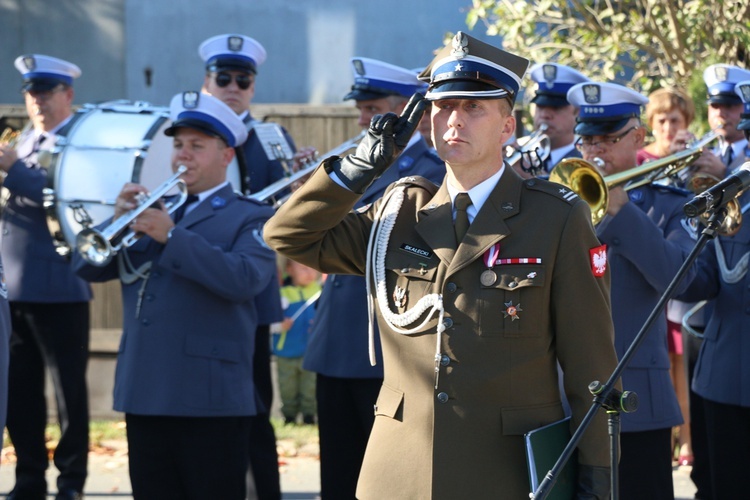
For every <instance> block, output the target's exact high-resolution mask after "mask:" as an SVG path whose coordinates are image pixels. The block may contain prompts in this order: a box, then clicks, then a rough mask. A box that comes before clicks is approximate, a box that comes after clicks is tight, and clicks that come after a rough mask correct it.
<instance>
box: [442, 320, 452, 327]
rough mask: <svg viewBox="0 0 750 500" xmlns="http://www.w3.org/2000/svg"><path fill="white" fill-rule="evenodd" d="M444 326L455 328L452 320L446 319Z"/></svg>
mask: <svg viewBox="0 0 750 500" xmlns="http://www.w3.org/2000/svg"><path fill="white" fill-rule="evenodd" d="M443 326H444V327H446V328H450V327H452V326H453V320H452V319H450V318H445V319H444V320H443Z"/></svg>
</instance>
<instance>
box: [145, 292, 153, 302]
mask: <svg viewBox="0 0 750 500" xmlns="http://www.w3.org/2000/svg"><path fill="white" fill-rule="evenodd" d="M146 300H147V301H149V302H153V301H154V294H153V293H149V294H147V295H146Z"/></svg>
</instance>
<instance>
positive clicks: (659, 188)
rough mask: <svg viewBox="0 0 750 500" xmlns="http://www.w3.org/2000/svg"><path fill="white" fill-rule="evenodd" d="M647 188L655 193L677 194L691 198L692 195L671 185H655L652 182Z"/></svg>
mask: <svg viewBox="0 0 750 500" xmlns="http://www.w3.org/2000/svg"><path fill="white" fill-rule="evenodd" d="M649 186H650V187H651V188H652V189H655V190H657V191H661V192H664V193H675V194H679V195H680V196H691V195H692V194H693V193H692V192H690V191H688V190H687V189H684V188H680V187H677V186H673V185H671V184H656V183H653V182H652V183H651V184H649Z"/></svg>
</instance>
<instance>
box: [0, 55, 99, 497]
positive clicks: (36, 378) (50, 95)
mask: <svg viewBox="0 0 750 500" xmlns="http://www.w3.org/2000/svg"><path fill="white" fill-rule="evenodd" d="M15 66H16V68H17V69H18V71H19V72H20V73H21V74H22V75H23V78H24V82H23V87H22V92H23V96H24V100H25V102H26V111H27V113H28V115H29V119H30V121H31V127H30V128H29V129H28V130H27V131H25V132H24V133H23V134H22V135H21V136H20V140H19V141H18V145H17V148H16V149H12V148H9V147H7V146H0V169H2V171H3V172H5V181H4V183H3V185H4V187H5V188H6V189H7V190H8V191H9V192H10V198H9V199H8V202H7V204H6V205H5V207H4V210H3V214H2V231H1V233H2V234H1V235H0V248H2V257H3V261H4V264H5V270H6V276H5V277H6V282H7V287H8V300H9V301H10V309H11V315H12V328H13V333H12V335H11V342H10V375H9V390H8V421H7V425H8V433H9V435H10V438H11V440H12V441H13V445H14V446H15V449H16V456H17V458H18V461H17V463H16V484H15V487H14V488H13V491H12V492H11V493H10V496H9V498H19V499H20V498H23V499H40V500H41V499H44V498H46V495H47V483H46V480H45V477H44V474H45V470H46V469H47V466H48V459H47V448H46V444H45V437H44V432H45V425H46V424H47V407H46V400H45V395H44V384H45V367H46V368H47V369H48V370H49V371H50V374H51V379H52V381H53V383H54V386H55V394H56V399H57V409H58V411H57V413H58V418H59V421H60V429H61V436H60V441H59V442H58V444H57V448H56V449H55V453H54V462H55V465H56V466H57V468H58V470H59V471H60V475H59V476H58V478H57V489H58V493H57V496H56V498H57V499H60V500H62V499H68V498H79V497H80V496H81V493H82V491H83V485H84V482H85V480H86V468H87V456H88V424H89V414H88V394H87V389H86V365H87V363H88V344H89V301H90V300H91V289H90V288H89V286H88V284H87V283H86V282H85V281H83V280H81V279H80V278H78V277H76V276H75V275H74V273H73V270H72V268H71V266H70V262H69V261H68V260H67V259H66V258H65V257H62V256H60V255H58V254H57V252H56V251H55V246H54V244H53V241H52V237H51V235H50V231H49V229H48V227H47V221H46V212H45V209H44V207H43V206H42V189H43V188H45V187H46V186H47V170H46V169H45V168H43V167H42V166H40V165H39V163H38V158H37V156H38V153H39V152H40V151H42V150H50V149H52V148H53V147H54V146H55V141H56V136H57V135H65V130H66V127H67V126H68V125H69V123H70V121H71V117H72V109H71V104H72V102H73V96H74V93H73V86H72V85H73V79H74V78H77V77H78V76H80V74H81V70H80V69H79V68H78V66H76V65H75V64H72V63H69V62H67V61H63V60H61V59H57V58H54V57H49V56H44V55H38V54H32V55H23V56H20V57H18V58H17V59H16V61H15Z"/></svg>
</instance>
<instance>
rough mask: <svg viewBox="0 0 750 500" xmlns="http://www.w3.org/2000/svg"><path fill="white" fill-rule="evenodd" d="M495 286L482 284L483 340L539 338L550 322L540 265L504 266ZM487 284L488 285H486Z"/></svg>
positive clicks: (542, 271) (497, 268) (481, 332)
mask: <svg viewBox="0 0 750 500" xmlns="http://www.w3.org/2000/svg"><path fill="white" fill-rule="evenodd" d="M494 272H495V274H496V276H497V278H496V279H495V281H494V283H492V284H489V280H487V281H485V282H483V283H482V285H481V291H480V297H481V308H480V314H481V319H480V327H481V330H480V332H479V334H480V335H481V336H482V337H500V336H502V337H519V338H536V337H540V336H541V335H542V334H543V331H542V330H543V329H544V325H547V323H548V315H549V312H548V307H547V302H548V301H547V298H546V294H547V290H548V287H546V286H545V276H544V267H542V266H541V265H536V264H534V265H531V264H519V265H503V266H497V267H495V269H494ZM485 283H487V284H485Z"/></svg>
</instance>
